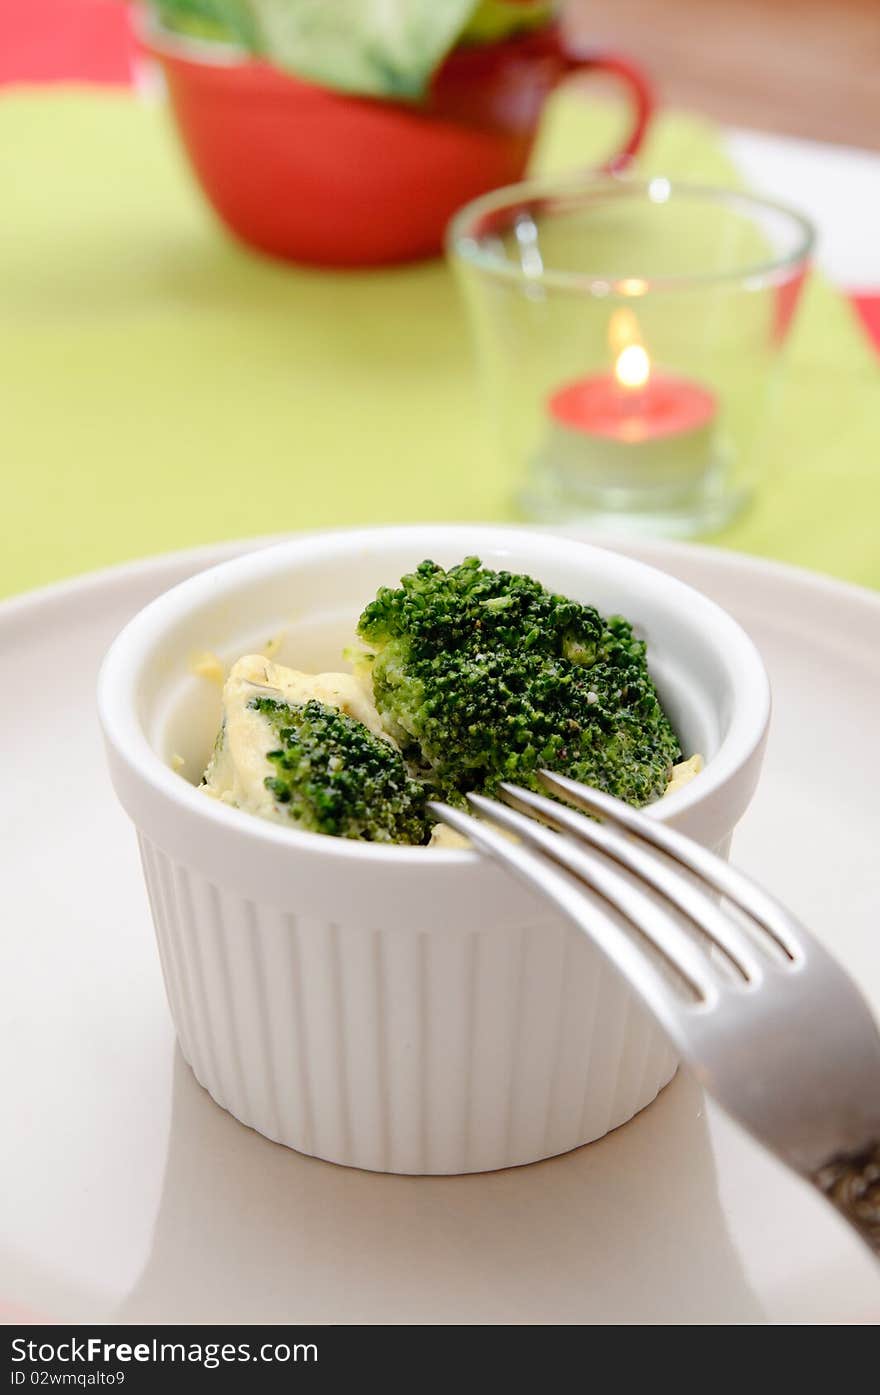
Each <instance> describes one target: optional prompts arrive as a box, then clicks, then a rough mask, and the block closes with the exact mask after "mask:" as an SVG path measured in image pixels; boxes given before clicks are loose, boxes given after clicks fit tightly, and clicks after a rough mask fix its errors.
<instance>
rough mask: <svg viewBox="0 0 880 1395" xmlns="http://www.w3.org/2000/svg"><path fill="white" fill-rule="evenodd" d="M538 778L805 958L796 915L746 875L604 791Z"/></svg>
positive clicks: (544, 775)
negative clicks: (657, 853)
mask: <svg viewBox="0 0 880 1395" xmlns="http://www.w3.org/2000/svg"><path fill="white" fill-rule="evenodd" d="M538 774H539V777H540V779H541V781H542V783H543V784H544V785H546V786H547V788H548V789H551V790H553V791H554V793H556V794H558V795H560V796H561V797H562V798H563V799H565V800H567V801H568V802H569V803H570V804H574V805H576V806H577V807H578V808H579V809H586V810H587V811H588V812H589V813H591V814H598V815H599V817H600V818H603V819H608V820H610V821H611V822H612V823H614V824H617V825H618V826H619V827H622V828H625V829H626V830H627V831H628V832H629V833H634V834H635V835H636V836H637V837H638V838H641V839H642V840H643V841H644V842H646V843H651V844H653V846H654V847H655V848H660V849H661V851H663V852H665V853H666V854H667V855H668V856H669V857H671V858H672V859H673V860H674V861H675V862H678V863H680V864H681V866H683V867H687V868H688V869H689V870H690V871H691V872H694V873H696V875H697V876H698V877H700V878H701V879H702V880H703V881H704V882H706V883H707V884H708V885H709V886H711V887H713V888H714V890H715V891H717V892H719V893H720V894H721V895H722V896H726V897H727V899H728V900H729V901H732V902H733V904H734V905H736V906H738V907H739V909H740V910H742V911H745V912H746V914H747V915H748V916H749V917H750V918H751V919H752V920H753V921H754V923H755V925H756V926H757V927H758V928H759V929H760V930H763V931H764V933H765V934H766V935H767V936H769V938H770V939H771V940H772V941H773V943H774V944H775V945H776V947H777V949H779V950H781V951H782V953H783V954H784V955H786V956H787V958H788V959H790V960H793V961H798V960H802V959H804V958H805V957H806V942H805V937H804V935H803V933H802V931H801V927H800V926H799V925H798V922H797V921H796V920H795V918H794V916H793V915H791V914H790V912H789V911H787V910H786V909H785V907H784V906H781V905H780V903H779V902H778V901H776V900H775V899H774V898H773V897H772V896H771V895H770V894H769V892H766V891H764V890H763V888H761V887H759V886H758V885H757V884H756V883H755V882H753V881H751V880H750V879H749V878H748V877H747V876H745V875H744V873H742V872H740V871H738V870H737V869H736V868H735V867H731V865H730V864H729V863H728V862H725V861H724V860H723V859H722V858H720V857H718V856H717V855H716V854H715V853H713V852H710V851H709V849H708V848H704V847H701V846H700V845H699V844H698V843H694V842H692V841H691V839H690V838H685V837H684V835H683V834H681V833H677V832H676V831H675V829H673V828H670V827H669V826H668V825H667V824H663V823H659V822H658V821H657V820H655V819H650V818H647V817H646V815H645V814H644V813H642V812H641V810H638V809H634V808H633V807H632V805H630V804H624V803H623V802H622V801H621V800H619V799H614V798H613V797H612V796H611V795H609V794H604V793H602V791H600V790H594V789H591V788H590V787H589V786H588V785H582V784H580V783H579V782H578V781H577V780H571V779H569V777H568V776H567V775H557V774H555V773H554V772H553V771H551V770H540V771H539V772H538Z"/></svg>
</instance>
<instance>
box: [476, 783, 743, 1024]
mask: <svg viewBox="0 0 880 1395" xmlns="http://www.w3.org/2000/svg"><path fill="white" fill-rule="evenodd" d="M467 798H468V801H469V803H470V804H472V805H473V807H474V808H475V809H478V810H479V811H480V813H482V814H483V816H484V817H485V818H487V819H490V820H491V821H492V823H495V824H498V825H499V826H500V827H502V828H508V829H510V831H511V832H512V833H515V834H516V835H517V837H518V838H520V839H521V840H522V841H523V842H524V843H526V844H527V845H528V846H530V847H532V848H535V849H537V850H538V851H539V852H541V853H543V854H544V855H545V856H547V857H549V858H551V859H552V861H554V862H555V863H557V864H558V865H560V866H562V867H564V868H565V870H566V871H568V872H572V873H574V875H575V876H576V877H578V878H579V880H580V881H581V882H583V883H585V884H586V885H587V886H589V887H590V888H591V890H593V891H596V892H598V893H599V895H600V896H602V897H603V898H604V899H605V900H606V901H607V902H608V903H609V904H610V905H611V906H613V907H614V909H615V910H616V911H619V912H620V914H621V915H623V916H624V918H625V919H626V920H628V921H629V923H630V924H631V925H632V926H633V928H634V929H635V930H636V931H638V933H639V934H640V935H643V936H644V937H645V939H646V940H647V941H648V943H649V944H651V945H652V946H653V948H654V949H655V950H656V951H657V952H659V953H660V954H661V955H662V956H663V958H664V959H665V960H666V961H667V963H668V964H669V965H670V966H671V967H672V968H673V969H674V970H675V971H676V972H677V973H678V974H680V975H681V977H682V978H684V979H685V980H686V981H687V982H688V983H689V984H690V985H691V987H692V988H693V989H695V990H696V991H697V992H698V994H699V996H700V997H701V998H703V999H705V1000H706V1001H707V1002H712V1001H714V1000H715V999H717V997H718V995H719V992H720V990H721V988H722V987H723V981H722V980H721V978H720V975H719V974H718V972H717V968H716V966H715V965H714V964H713V963H712V962H711V961H710V960H709V959H708V958H707V956H706V955H705V954H704V953H703V951H702V950H701V949H699V948H698V947H697V946H696V945H695V944H694V942H693V940H692V939H691V937H690V936H689V935H688V934H686V932H685V931H683V930H682V928H681V926H680V925H679V923H678V921H677V920H676V919H675V917H674V916H672V915H670V914H669V913H668V912H667V911H666V910H664V909H663V908H662V907H661V906H659V905H658V904H657V902H656V901H654V900H652V898H651V897H650V896H648V895H646V894H645V892H644V891H643V890H642V889H641V888H640V887H638V886H636V885H634V883H633V882H632V881H631V880H630V879H629V878H628V877H625V876H622V875H621V873H620V872H618V871H617V870H616V868H615V867H614V865H613V863H610V862H608V861H607V860H606V859H605V858H604V857H601V856H595V855H591V853H590V852H587V851H585V850H584V849H583V848H580V847H578V846H577V844H575V843H573V842H572V841H571V840H570V839H564V838H560V837H559V836H558V835H557V834H555V833H553V832H552V830H550V829H548V828H545V827H544V826H543V825H542V824H539V823H536V822H535V820H534V819H531V818H529V817H528V816H527V815H525V814H521V813H518V812H517V810H515V809H511V808H509V806H508V805H506V804H499V803H498V801H497V800H494V799H487V798H486V797H485V795H480V794H469V795H468V796H467Z"/></svg>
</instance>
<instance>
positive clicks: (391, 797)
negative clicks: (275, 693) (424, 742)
mask: <svg viewBox="0 0 880 1395" xmlns="http://www.w3.org/2000/svg"><path fill="white" fill-rule="evenodd" d="M248 706H249V707H252V708H254V709H255V710H256V711H258V712H261V713H262V714H263V715H264V716H265V717H266V718H267V719H268V721H269V723H270V725H271V727H272V731H273V734H274V739H276V740H277V741H278V749H277V750H272V751H269V752H268V759H269V760H270V761H271V762H272V764H273V766H274V767H275V773H274V774H273V775H269V776H267V777H266V781H265V784H266V788H267V789H268V790H269V791H270V792H271V794H272V795H273V796H274V798H275V800H276V802H277V804H279V805H282V806H284V808H285V809H286V811H287V813H288V814H289V815H290V817H291V819H293V820H294V821H295V822H296V824H297V825H298V826H299V827H300V828H305V829H309V830H310V831H311V832H313V833H329V834H333V835H335V836H336V837H339V838H357V839H360V840H361V841H362V842H367V843H424V842H426V841H427V839H428V836H429V833H430V824H429V823H428V821H427V818H426V815H425V791H424V787H423V786H422V785H421V784H419V783H418V781H416V780H412V779H410V777H409V775H408V774H407V770H406V767H405V765H404V763H403V758H402V757H401V754H400V752H399V751H397V750H395V748H394V747H393V746H392V745H391V743H390V742H388V741H386V740H384V738H383V737H381V736H375V735H374V734H373V732H371V731H370V730H369V729H368V728H367V727H365V726H364V725H363V723H361V722H358V721H356V720H355V718H354V717H349V716H348V715H347V714H346V713H344V712H340V711H339V709H338V708H336V707H328V706H327V705H326V704H325V703H323V702H318V701H316V700H315V699H312V700H310V701H309V702H306V703H304V704H302V705H301V706H300V705H296V704H292V703H286V702H279V701H277V700H276V699H274V698H262V697H259V698H253V699H252V701H251V702H250V703H249V704H248Z"/></svg>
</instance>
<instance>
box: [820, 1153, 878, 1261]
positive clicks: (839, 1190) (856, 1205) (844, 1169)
mask: <svg viewBox="0 0 880 1395" xmlns="http://www.w3.org/2000/svg"><path fill="white" fill-rule="evenodd" d="M810 1181H811V1182H812V1183H813V1185H814V1186H815V1187H818V1189H819V1191H820V1192H821V1193H822V1195H823V1196H824V1197H825V1198H826V1199H827V1200H828V1201H830V1202H831V1204H832V1206H834V1207H835V1208H836V1210H837V1211H839V1212H840V1214H841V1215H842V1216H843V1218H844V1220H847V1221H849V1223H850V1225H851V1226H853V1227H854V1229H855V1230H857V1231H858V1233H859V1235H860V1236H861V1237H862V1239H863V1240H864V1241H865V1243H866V1245H867V1246H868V1248H869V1249H870V1250H871V1251H872V1252H873V1254H874V1255H876V1257H877V1258H878V1259H880V1140H878V1141H876V1142H874V1143H872V1144H871V1145H870V1146H869V1147H868V1148H866V1149H865V1150H864V1152H862V1153H859V1154H857V1155H856V1156H855V1157H849V1158H833V1159H832V1160H831V1162H828V1163H826V1164H825V1165H824V1167H820V1168H819V1170H818V1171H817V1172H815V1173H813V1175H812V1177H811V1178H810Z"/></svg>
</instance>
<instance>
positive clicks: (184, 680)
mask: <svg viewBox="0 0 880 1395" xmlns="http://www.w3.org/2000/svg"><path fill="white" fill-rule="evenodd" d="M473 553H476V554H478V555H479V556H480V557H481V558H482V559H483V561H484V563H485V564H486V565H488V566H493V567H506V568H508V569H511V570H514V571H522V572H527V573H529V574H530V575H532V576H535V577H537V578H538V579H540V580H541V581H543V582H544V583H545V584H546V585H548V586H550V587H552V588H553V589H555V590H558V591H561V592H563V593H564V594H566V595H569V596H572V597H575V598H577V599H579V600H582V601H586V602H589V603H591V604H594V605H596V606H597V607H598V608H599V609H600V610H601V611H603V612H605V613H609V612H620V613H622V614H624V615H626V616H628V617H629V618H630V619H631V620H633V622H635V623H636V625H637V627H638V629H639V631H640V632H641V633H643V634H644V635H645V636H646V637H647V639H648V644H649V656H650V661H651V668H652V671H653V673H654V676H655V679H656V681H657V683H658V687H659V689H660V692H661V696H662V698H663V700H664V703H665V705H666V708H667V710H668V711H669V713H670V715H671V716H672V718H673V720H674V721H675V723H676V727H677V730H678V732H679V735H680V737H681V740H682V746H683V749H684V751H685V753H686V754H690V753H693V752H695V751H700V752H702V753H703V755H704V756H705V758H706V761H707V764H706V769H705V770H704V772H703V773H702V774H701V775H700V776H699V777H698V779H696V780H695V781H694V782H693V783H692V784H690V785H688V786H687V787H686V788H685V789H683V790H682V791H680V792H679V793H677V794H675V795H673V796H670V797H669V798H668V799H665V800H663V801H662V802H660V803H659V804H657V805H656V806H654V808H653V810H652V813H653V814H654V816H655V817H657V818H660V819H663V820H664V821H665V822H669V823H671V824H674V825H675V826H676V827H678V828H682V829H684V830H685V831H686V832H688V833H690V834H691V835H692V836H694V837H696V838H697V839H699V840H700V841H701V842H702V843H704V844H706V845H707V846H710V847H714V848H718V849H721V850H722V851H725V852H726V849H727V847H728V844H729V840H730V834H731V832H732V830H733V827H734V825H735V824H736V822H737V820H738V819H739V817H740V815H741V814H742V812H743V810H744V809H745V808H746V805H747V804H748V802H749V799H750V797H751V795H752V792H753V790H754V787H755V784H756V781H757V778H758V773H759V768H760V764H761V758H762V753H763V746H764V740H765V736H766V730H767V722H768V716H769V705H770V704H769V689H768V684H767V678H766V675H765V672H764V669H763V666H762V664H761V660H760V658H759V657H758V654H757V652H756V650H755V648H754V646H753V645H752V643H751V641H750V640H749V639H748V638H747V636H746V635H745V634H744V633H743V631H742V630H741V629H740V628H739V626H738V625H737V624H736V623H735V622H734V621H733V620H732V619H731V618H730V616H728V615H727V614H725V613H724V612H723V611H722V610H720V609H719V608H718V607H717V606H716V605H714V604H713V603H712V602H710V601H709V600H707V599H706V598H705V597H703V596H701V595H699V594H698V593H697V592H695V591H693V590H691V589H690V588H689V587H687V586H685V585H683V584H682V583H681V582H679V581H677V580H675V579H673V578H672V577H669V576H666V575H665V574H663V573H661V572H658V571H656V570H654V569H653V568H650V567H646V566H644V565H641V564H639V563H636V562H633V561H631V560H629V559H628V558H625V557H622V556H618V555H616V554H614V553H612V552H607V551H604V550H600V549H598V548H593V547H587V546H585V545H584V544H582V543H577V542H571V541H566V540H563V539H561V538H559V537H556V536H552V535H550V534H543V533H538V532H529V531H519V530H514V529H505V528H493V527H465V526H461V527H441V526H420V527H410V528H377V529H370V530H367V531H358V532H342V533H329V534H322V535H312V536H305V537H302V538H299V539H295V540H293V541H290V542H284V543H281V544H280V545H278V546H274V547H271V548H269V549H267V550H264V551H260V552H256V553H252V554H250V555H248V556H245V557H241V558H238V559H236V560H234V561H231V562H227V563H224V564H223V565H221V566H218V567H214V568H212V569H211V570H210V571H207V572H203V573H201V574H200V575H198V576H195V577H193V578H192V579H191V580H189V581H186V582H184V583H183V584H182V585H180V586H176V587H175V588H174V589H173V590H172V591H169V592H168V593H166V594H165V595H164V596H161V597H160V598H159V599H158V600H156V601H154V602H153V603H152V604H151V605H149V606H147V608H146V609H145V610H143V611H141V613H140V614H139V615H137V616H136V617H135V619H134V620H132V621H131V623H130V624H129V625H128V626H127V627H126V628H125V630H124V631H123V632H122V634H121V635H120V636H119V638H118V639H117V640H116V642H115V643H114V645H113V647H112V648H111V650H110V652H109V654H108V656H107V658H106V660H105V663H104V667H103V671H102V674H101V679H100V688H99V705H100V714H101V721H102V724H103V728H104V734H105V738H106V744H107V750H108V755H109V761H110V769H111V774H112V778H113V783H114V785H115V788H116V791H117V794H118V796H119V798H120V800H121V802H122V804H123V805H124V807H125V809H126V810H127V812H128V813H129V815H130V816H131V818H132V819H133V821H134V823H135V825H136V827H137V830H138V836H139V839H140V845H141V852H142V856H143V864H144V871H145V875H146V881H147V887H148V890H149V895H150V902H151V906H152V911H153V918H154V921H155V925H156V933H157V937H158V941H159V952H160V955H161V960H162V967H163V970H164V974H165V983H166V987H167V991H168V1000H169V1003H170V1007H171V1012H172V1015H173V1017H174V1021H175V1024H176V1027H177V1032H178V1036H179V1039H180V1045H181V1048H182V1050H183V1053H184V1055H185V1057H186V1059H187V1060H188V1061H189V1063H190V1065H191V1066H192V1068H193V1070H194V1072H195V1074H196V1076H197V1078H198V1079H199V1081H200V1082H201V1083H202V1084H203V1085H204V1086H205V1088H206V1089H207V1090H209V1091H210V1093H211V1095H212V1096H213V1097H214V1099H215V1100H216V1101H217V1102H218V1104H221V1105H223V1107H224V1108H226V1109H228V1110H229V1111H230V1112H231V1113H232V1114H234V1115H235V1116H236V1118H238V1119H240V1120H241V1121H242V1122H243V1123H245V1124H249V1125H250V1126H251V1127H253V1128H255V1129H258V1130H259V1131H260V1132H261V1133H264V1134H266V1135H267V1136H268V1137H269V1138H272V1139H275V1140H277V1141H278V1142H280V1143H285V1144H287V1145H288V1146H290V1147H293V1148H297V1149H299V1150H300V1151H301V1152H304V1153H311V1154H314V1155H315V1156H317V1157H321V1158H327V1159H330V1160H332V1161H334V1162H339V1163H346V1164H348V1165H350V1166H354V1167H362V1168H371V1169H375V1170H378V1171H386V1172H407V1173H453V1172H475V1171H483V1170H486V1169H491V1168H499V1167H508V1166H512V1165H515V1164H519V1163H527V1162H532V1161H535V1160H536V1159H538V1158H545V1157H549V1156H551V1155H553V1154H555V1153H561V1152H564V1151H566V1150H567V1149H569V1148H574V1147H576V1146H578V1145H579V1144H582V1143H587V1142H589V1141H590V1140H592V1139H596V1138H599V1137H601V1136H602V1135H603V1134H605V1133H607V1132H608V1130H609V1129H613V1128H616V1127H617V1126H618V1125H619V1124H622V1123H624V1122H625V1121H626V1120H627V1119H629V1118H631V1117H632V1115H633V1114H635V1113H636V1112H637V1111H638V1110H640V1109H642V1108H644V1106H645V1105H646V1104H648V1103H649V1102H650V1101H651V1100H652V1099H653V1098H654V1097H655V1095H656V1094H657V1092H658V1091H659V1090H660V1089H661V1088H662V1087H663V1086H664V1085H665V1084H666V1083H667V1081H668V1080H669V1079H670V1078H671V1076H672V1075H673V1073H674V1071H675V1065H676V1062H675V1058H674V1055H673V1052H672V1051H671V1049H670V1047H669V1044H668V1042H667V1041H666V1039H665V1038H664V1036H663V1034H662V1033H661V1031H660V1030H659V1028H658V1027H657V1026H656V1025H655V1023H654V1022H653V1020H652V1019H651V1017H650V1016H649V1014H648V1013H647V1012H646V1011H645V1010H644V1009H643V1008H642V1006H641V1004H640V1003H639V1002H638V1001H637V1000H636V999H635V998H634V996H633V995H632V994H631V993H630V991H629V989H628V988H627V986H626V985H625V984H624V983H623V982H622V980H621V979H620V978H619V977H618V976H617V974H616V972H615V971H614V970H613V969H611V968H609V967H608V966H607V965H606V964H605V962H604V960H603V959H602V957H601V955H600V954H599V953H598V952H597V951H595V950H594V949H593V948H592V946H591V945H590V944H589V943H588V942H587V941H586V940H585V939H584V938H583V937H582V936H580V935H579V934H578V933H577V932H576V931H575V930H574V929H572V928H570V927H569V926H568V925H567V924H566V923H565V922H564V921H562V920H561V919H560V918H559V917H558V915H556V914H555V913H554V912H553V911H551V910H548V909H547V907H546V906H545V905H544V904H543V903H542V902H541V901H540V899H539V898H538V897H537V896H536V895H533V894H531V893H529V892H527V891H526V890H524V888H523V886H522V885H521V884H519V883H517V882H514V881H512V880H511V879H509V878H508V876H506V875H505V873H504V872H503V871H502V870H501V869H500V868H497V867H495V866H492V865H491V864H489V863H486V862H484V861H482V860H481V859H480V858H479V857H478V855H477V854H476V853H474V852H471V851H438V850H436V849H427V848H399V847H381V846H373V845H370V844H362V843H353V842H347V841H345V840H343V839H334V838H326V837H321V836H317V835H314V834H309V833H297V832H296V831H294V830H288V829H286V828H284V827H281V826H278V825H275V824H272V823H269V822H264V821H262V820H259V819H257V818H254V817H253V816H251V815H249V814H245V813H241V812H240V811H238V810H236V809H231V808H229V807H227V806H225V805H224V804H222V803H218V802H216V801H213V800H210V799H208V798H206V797H205V795H204V794H202V793H200V792H199V790H198V789H196V788H194V786H193V784H192V783H189V780H193V781H197V780H198V777H199V775H200V773H201V770H202V768H203V767H204V764H205V761H206V759H207V756H208V753H209V751H210V745H211V739H212V736H213V733H214V730H215V729H216V724H217V719H218V715H219V692H218V690H217V689H216V687H212V686H211V685H210V684H209V683H207V682H206V680H205V679H202V678H197V677H194V676H193V674H192V672H191V658H192V655H193V653H194V652H196V651H199V650H206V649H207V650H214V651H216V652H217V653H218V654H220V655H222V656H223V657H224V658H227V659H231V658H234V657H237V656H238V655H239V654H241V653H246V652H248V651H249V650H252V649H254V648H259V647H260V646H261V645H262V644H264V643H265V641H266V640H267V639H268V638H269V637H270V636H273V635H278V634H283V636H284V640H283V645H282V649H281V652H280V654H279V656H278V657H279V659H280V660H281V661H282V662H288V663H292V664H294V665H295V666H296V667H298V668H302V669H306V670H312V669H318V668H324V669H326V668H333V667H338V666H339V651H340V648H341V647H342V645H343V644H344V643H345V642H346V641H348V640H350V637H351V635H352V633H353V630H354V625H355V622H356V619H357V616H358V614H359V612H360V610H361V608H362V606H363V604H364V603H365V601H366V600H368V599H369V598H370V597H372V596H373V595H374V594H375V592H376V590H377V588H378V587H379V586H380V585H383V584H394V583H395V582H396V581H397V579H398V578H399V577H400V576H401V575H402V574H403V573H404V572H406V571H408V570H410V569H412V567H413V566H414V565H415V564H416V563H418V562H419V561H421V560H422V558H424V557H432V558H434V559H435V560H436V561H438V562H440V563H442V564H444V565H451V564H452V563H454V562H458V561H460V560H461V558H462V557H464V556H466V555H468V554H473ZM174 754H180V755H181V756H182V757H183V758H184V760H185V762H186V765H185V771H186V775H187V776H188V777H189V779H187V778H181V775H180V774H179V773H176V772H175V770H173V769H172V768H171V758H172V755H174Z"/></svg>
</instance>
